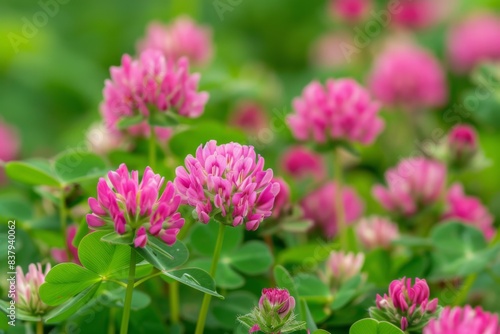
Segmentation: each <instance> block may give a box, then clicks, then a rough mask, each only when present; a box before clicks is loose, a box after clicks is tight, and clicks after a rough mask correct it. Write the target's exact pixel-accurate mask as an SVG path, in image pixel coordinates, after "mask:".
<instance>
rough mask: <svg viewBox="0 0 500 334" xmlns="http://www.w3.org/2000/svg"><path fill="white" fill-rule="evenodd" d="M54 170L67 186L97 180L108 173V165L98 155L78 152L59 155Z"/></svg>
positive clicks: (73, 151)
mask: <svg viewBox="0 0 500 334" xmlns="http://www.w3.org/2000/svg"><path fill="white" fill-rule="evenodd" d="M54 169H55V171H56V174H57V175H58V176H59V179H61V180H62V181H63V182H64V183H66V184H71V183H79V182H84V181H88V180H93V179H97V178H98V177H100V176H103V175H104V174H105V173H106V172H107V171H108V168H107V167H106V163H105V162H104V160H103V159H102V158H101V157H99V156H98V155H95V154H93V153H89V152H80V151H76V150H72V151H68V152H63V153H61V154H59V155H58V156H57V157H56V158H55V161H54Z"/></svg>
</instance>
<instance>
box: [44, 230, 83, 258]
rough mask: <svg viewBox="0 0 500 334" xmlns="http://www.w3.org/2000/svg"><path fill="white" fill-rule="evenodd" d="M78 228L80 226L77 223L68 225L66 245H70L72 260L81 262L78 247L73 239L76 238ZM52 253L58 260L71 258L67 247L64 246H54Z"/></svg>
mask: <svg viewBox="0 0 500 334" xmlns="http://www.w3.org/2000/svg"><path fill="white" fill-rule="evenodd" d="M77 230H78V227H77V226H76V225H70V226H68V229H67V230H66V233H67V235H66V247H68V249H69V251H70V253H71V256H72V258H71V261H72V262H74V263H76V264H80V259H79V258H78V249H77V248H76V247H75V246H73V240H74V239H75V235H76V231H77ZM50 254H51V255H52V257H53V258H54V260H56V261H57V262H59V263H61V262H69V261H70V259H68V254H67V253H66V249H64V248H53V249H52V250H51V251H50Z"/></svg>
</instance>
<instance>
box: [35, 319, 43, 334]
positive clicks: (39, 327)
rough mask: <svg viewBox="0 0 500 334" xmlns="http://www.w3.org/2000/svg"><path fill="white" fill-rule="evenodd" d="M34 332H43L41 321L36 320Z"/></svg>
mask: <svg viewBox="0 0 500 334" xmlns="http://www.w3.org/2000/svg"><path fill="white" fill-rule="evenodd" d="M36 334H43V321H41V320H40V321H38V322H37V323H36Z"/></svg>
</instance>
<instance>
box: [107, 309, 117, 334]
mask: <svg viewBox="0 0 500 334" xmlns="http://www.w3.org/2000/svg"><path fill="white" fill-rule="evenodd" d="M115 315H116V309H115V308H114V307H110V308H109V323H108V334H115V333H116V330H115Z"/></svg>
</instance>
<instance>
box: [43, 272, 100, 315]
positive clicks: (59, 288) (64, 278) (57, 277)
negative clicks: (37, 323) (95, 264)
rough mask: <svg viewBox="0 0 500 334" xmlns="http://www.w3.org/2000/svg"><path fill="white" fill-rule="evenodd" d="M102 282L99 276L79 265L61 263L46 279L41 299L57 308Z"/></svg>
mask: <svg viewBox="0 0 500 334" xmlns="http://www.w3.org/2000/svg"><path fill="white" fill-rule="evenodd" d="M101 280H102V278H101V277H100V276H99V275H98V274H96V273H94V272H92V271H90V270H88V269H86V268H84V267H81V266H79V265H77V264H74V263H61V264H58V265H56V266H55V267H54V268H52V269H51V270H50V271H49V273H48V274H47V276H46V277H45V283H44V284H42V286H41V287H40V297H41V298H42V300H43V302H44V303H45V304H47V305H51V306H57V305H60V304H62V303H64V302H66V301H67V300H69V299H70V298H71V297H73V296H74V295H76V294H78V293H80V292H81V291H83V290H85V289H87V288H88V287H90V286H92V285H94V284H95V283H97V282H100V281H101Z"/></svg>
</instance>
